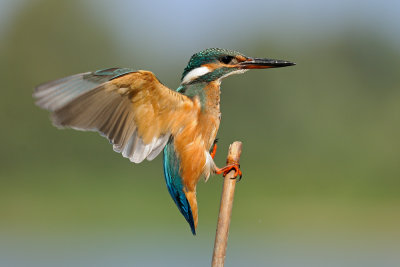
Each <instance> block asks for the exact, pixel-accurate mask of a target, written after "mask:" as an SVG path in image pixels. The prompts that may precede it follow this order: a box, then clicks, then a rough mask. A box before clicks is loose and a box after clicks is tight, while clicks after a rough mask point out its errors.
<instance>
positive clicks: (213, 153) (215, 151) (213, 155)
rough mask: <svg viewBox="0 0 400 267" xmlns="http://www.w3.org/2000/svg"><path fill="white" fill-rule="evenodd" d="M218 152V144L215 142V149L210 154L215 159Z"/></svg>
mask: <svg viewBox="0 0 400 267" xmlns="http://www.w3.org/2000/svg"><path fill="white" fill-rule="evenodd" d="M216 153H217V144H214V146H213V149H212V151H211V153H210V155H211V157H212V158H213V159H214V157H215V154H216Z"/></svg>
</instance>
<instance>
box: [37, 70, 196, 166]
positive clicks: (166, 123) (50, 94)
mask: <svg viewBox="0 0 400 267" xmlns="http://www.w3.org/2000/svg"><path fill="white" fill-rule="evenodd" d="M34 97H35V98H36V99H37V101H36V104H37V105H38V106H40V107H42V108H44V109H47V110H49V111H51V113H52V114H51V118H52V121H53V123H54V124H55V125H56V126H58V127H70V128H74V129H78V130H84V131H98V132H100V133H101V134H102V135H104V136H105V137H107V138H108V140H109V141H110V142H111V143H112V144H113V148H114V150H115V151H116V152H119V153H122V155H123V156H124V157H126V158H129V159H130V160H131V161H132V162H135V163H139V162H142V161H143V160H144V159H145V158H147V159H148V160H152V159H154V158H155V157H156V156H157V155H158V154H159V153H160V152H161V151H162V149H163V148H164V146H165V145H166V143H167V142H168V140H169V138H170V136H171V134H172V135H173V134H174V133H176V132H177V131H179V130H180V129H181V128H182V127H183V126H184V125H185V123H188V122H190V121H193V118H194V116H195V114H197V108H196V103H195V102H193V101H192V100H191V99H190V98H188V97H186V96H184V95H182V94H180V93H178V92H175V91H172V90H170V89H169V88H167V87H166V86H164V85H163V84H161V83H160V82H159V81H158V80H157V78H156V77H155V76H154V74H153V73H151V72H149V71H133V70H130V69H120V68H112V69H106V70H101V71H96V72H87V73H81V74H77V75H73V76H70V77H66V78H63V79H60V80H56V81H53V82H49V83H46V84H43V85H40V86H38V87H37V88H36V89H35V92H34Z"/></svg>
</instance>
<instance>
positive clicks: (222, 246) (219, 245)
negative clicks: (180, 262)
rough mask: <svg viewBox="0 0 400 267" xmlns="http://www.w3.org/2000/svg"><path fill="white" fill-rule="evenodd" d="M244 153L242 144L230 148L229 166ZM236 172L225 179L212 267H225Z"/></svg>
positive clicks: (232, 145)
mask: <svg viewBox="0 0 400 267" xmlns="http://www.w3.org/2000/svg"><path fill="white" fill-rule="evenodd" d="M241 153H242V143H241V142H238V141H236V142H234V143H233V144H231V145H230V147H229V152H228V157H227V159H226V163H227V164H232V163H234V162H239V160H240V154H241ZM234 174H235V171H234V170H232V171H230V172H229V173H228V174H227V175H226V176H225V179H224V186H223V189H222V196H221V206H220V208H219V215H218V224H217V233H216V235H215V242H214V253H213V257H212V264H211V266H212V267H223V266H224V262H225V256H226V246H227V244H228V235H229V225H230V222H231V214H232V206H233V196H234V193H235V186H236V179H232V178H234Z"/></svg>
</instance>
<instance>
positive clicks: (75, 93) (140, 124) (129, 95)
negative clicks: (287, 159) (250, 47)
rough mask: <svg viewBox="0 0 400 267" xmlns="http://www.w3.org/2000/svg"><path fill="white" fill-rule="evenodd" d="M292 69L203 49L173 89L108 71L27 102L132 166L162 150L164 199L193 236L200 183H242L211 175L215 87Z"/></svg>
mask: <svg viewBox="0 0 400 267" xmlns="http://www.w3.org/2000/svg"><path fill="white" fill-rule="evenodd" d="M293 65H295V63H294V62H290V61H286V60H275V59H268V58H253V57H248V56H245V55H244V54H242V53H239V52H236V51H233V50H228V49H221V48H208V49H205V50H203V51H200V52H198V53H195V54H194V55H193V56H192V57H191V58H190V60H189V63H188V65H187V66H186V67H185V69H184V71H183V74H182V77H181V83H180V85H179V87H178V88H177V89H176V90H172V89H169V88H168V87H167V86H165V85H164V84H163V83H161V82H160V81H159V80H158V79H157V77H156V76H155V75H154V74H153V73H152V72H150V71H146V70H134V69H130V68H116V67H115V68H107V69H101V70H97V71H93V72H85V73H80V74H76V75H72V76H68V77H65V78H61V79H58V80H54V81H51V82H47V83H44V84H41V85H39V86H37V87H36V88H35V89H34V93H33V97H34V98H35V100H36V104H37V105H38V106H39V107H41V108H43V109H45V110H48V111H50V117H51V120H52V123H53V124H54V125H55V126H56V127H58V128H72V129H76V130H81V131H96V132H99V133H100V134H101V135H102V136H104V137H106V138H107V139H108V140H109V142H110V143H111V144H112V146H113V150H114V151H116V152H118V153H121V154H122V156H123V157H125V158H128V159H129V160H130V161H131V162H134V163H140V162H142V161H143V160H145V159H147V160H149V161H151V160H153V159H154V158H155V157H157V156H158V155H159V154H160V153H161V152H162V151H163V170H164V177H165V182H166V185H167V189H168V192H169V194H170V195H171V197H172V199H173V201H174V202H175V204H176V206H177V207H178V209H179V211H180V212H181V213H182V215H183V216H184V218H185V219H186V221H187V222H188V224H189V226H190V229H191V232H192V234H193V235H196V229H197V224H198V206H197V199H196V185H197V183H198V182H199V180H200V179H201V177H204V179H205V180H206V181H207V179H208V178H209V176H210V174H223V175H224V176H225V175H226V174H227V173H228V172H230V171H231V170H233V171H235V177H236V178H241V176H242V172H241V170H240V168H239V164H238V163H233V164H230V165H227V166H225V167H222V168H218V167H217V166H216V164H215V162H214V156H215V153H216V149H217V142H216V140H217V139H216V136H217V132H218V129H219V125H220V120H221V112H220V84H221V80H222V79H223V78H226V77H228V76H230V75H233V74H241V73H244V72H246V71H248V70H250V69H267V68H278V67H287V66H293Z"/></svg>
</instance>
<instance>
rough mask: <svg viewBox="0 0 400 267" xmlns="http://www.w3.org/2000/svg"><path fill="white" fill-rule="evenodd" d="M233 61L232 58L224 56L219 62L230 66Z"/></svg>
mask: <svg viewBox="0 0 400 267" xmlns="http://www.w3.org/2000/svg"><path fill="white" fill-rule="evenodd" d="M232 59H233V57H232V56H224V57H221V58H220V59H219V61H221V62H222V63H224V64H229V63H230V62H231V61H232Z"/></svg>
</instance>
